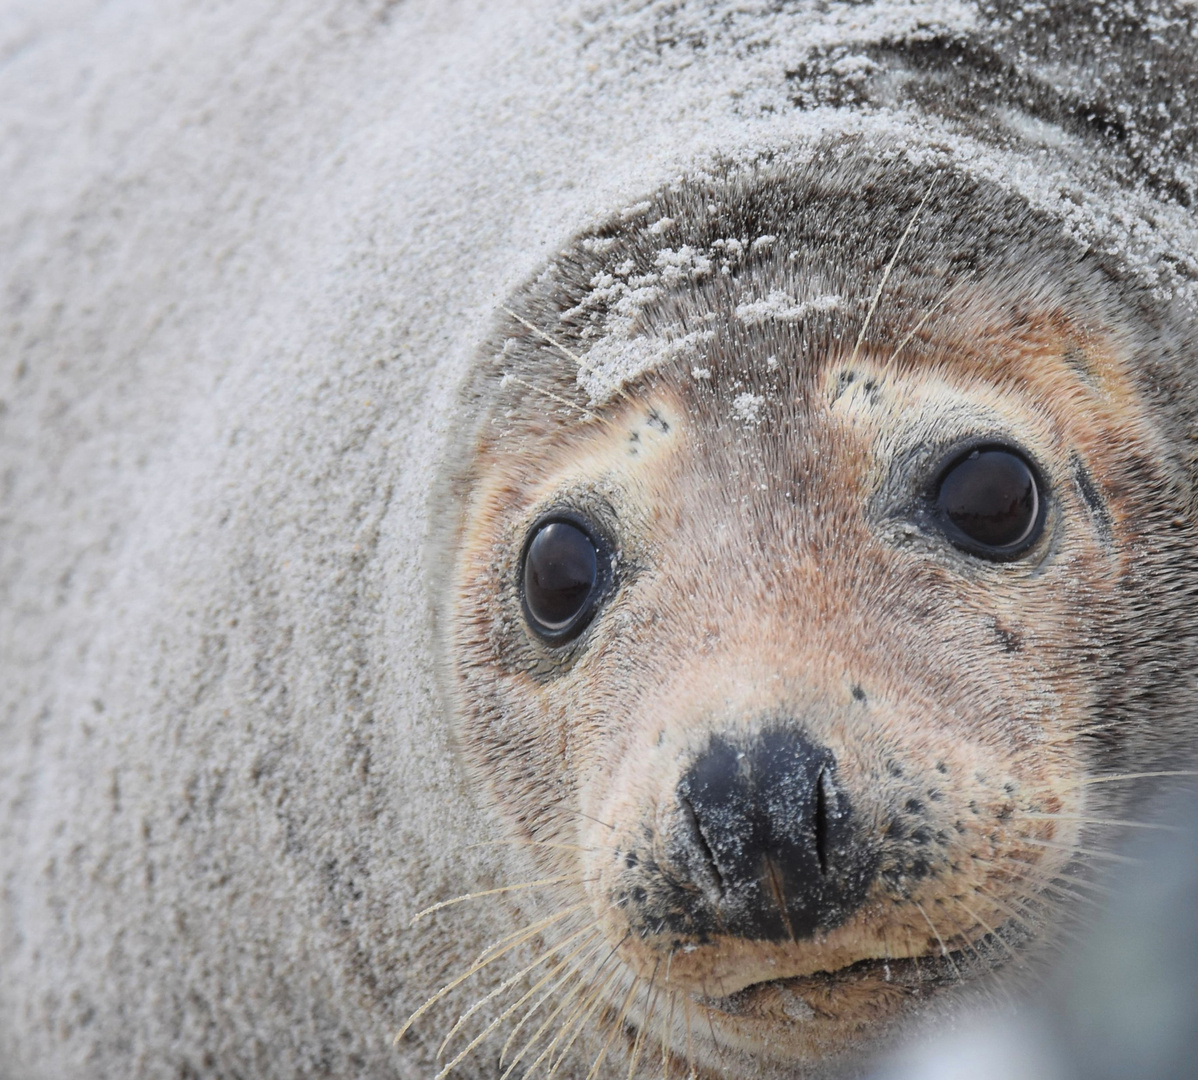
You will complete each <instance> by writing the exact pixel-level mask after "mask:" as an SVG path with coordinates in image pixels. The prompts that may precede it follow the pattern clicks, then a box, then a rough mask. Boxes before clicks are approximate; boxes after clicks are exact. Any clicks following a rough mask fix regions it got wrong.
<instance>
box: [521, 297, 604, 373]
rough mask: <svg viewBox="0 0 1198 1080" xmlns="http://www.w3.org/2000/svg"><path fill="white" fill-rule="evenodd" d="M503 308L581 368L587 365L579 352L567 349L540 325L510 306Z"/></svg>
mask: <svg viewBox="0 0 1198 1080" xmlns="http://www.w3.org/2000/svg"><path fill="white" fill-rule="evenodd" d="M503 310H504V311H505V312H507V314H509V315H510V316H511V317H512V318H513V319H515V320H516V322H518V323H519V324H520V325H521V326H523V327H524V328H525V329H526V330H531V331H532V332H533V333H534V334H536V336H537V337H539V338H541V339H542V340H543V341H547V342H548V343H549V344H550V345H552V346H553V347H554V348H555V349H557V351H558V352H560V353H561V354H562V355H563V356H564V357H565V358H566V359H567V360H573V361H574V363H575V364H577V365H578V366H579V368H583V367H585V366H586V364H585V363H584V362H583V359H582V357H581V356H579V355H578V353H576V352H573V351H572V350H570V349H567V348H566V346H565V345H563V344H562V343H561V342H560V341H558V340H557V339H556V338H555V337H554V336H553V335H552V334H547V333H546V332H545V331H544V330H542V329H541V328H540V327H539V326H535V325H533V324H532V323H530V322H529V321H528V320H527V319H526V318H524V317H523V316H521V315H517V314H516V313H515V312H514V311H513V310H512V309H511V308H510V307H505V308H504V309H503Z"/></svg>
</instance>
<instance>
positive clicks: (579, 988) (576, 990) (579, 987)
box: [500, 935, 628, 1080]
mask: <svg viewBox="0 0 1198 1080" xmlns="http://www.w3.org/2000/svg"><path fill="white" fill-rule="evenodd" d="M627 940H628V936H627V935H625V937H624V938H623V939H621V941H620V943H619V944H618V945H613V946H612V947H611V949H610V950H608V953H607V955H606V956H605V957H604V958H603V959H602V960H601V961H600V962H599V964H598V965H597V966H596V967H595V968H594V970H593V971H592V972H590V974H587V975H583V974H582V972H581V971H580V972H579V981H578V982H577V983H576V984H575V986H574V987H572V988H571V990H570V992H569V993H568V994H567V995H566V997H565V998H564V999H563V1000H562V1003H561V1004H560V1005H559V1006H558V1007H557V1008H556V1009H554V1010H553V1012H551V1013H550V1014H549V1016H548V1017H547V1018H546V1019H545V1022H544V1023H543V1024H542V1025H541V1026H540V1027H539V1028H537V1030H536V1032H535V1033H534V1034H533V1036H532V1037H531V1038H530V1039H529V1040H528V1041H527V1042H526V1043H525V1044H524V1048H523V1049H522V1050H521V1051H520V1053H519V1054H517V1055H516V1057H515V1058H513V1059H512V1064H511V1065H510V1066H509V1067H508V1070H507V1072H505V1073H504V1074H503V1077H501V1078H500V1080H506V1077H507V1076H508V1075H509V1074H510V1073H511V1071H512V1069H514V1068H515V1067H516V1065H517V1064H518V1063H519V1061H520V1059H521V1058H522V1057H524V1055H525V1054H526V1053H527V1052H528V1051H529V1050H531V1049H532V1047H533V1046H535V1045H536V1043H537V1042H538V1041H539V1040H540V1038H541V1036H542V1035H543V1034H544V1033H545V1031H546V1030H547V1029H548V1027H549V1025H550V1024H551V1023H552V1022H553V1021H554V1020H555V1019H556V1018H557V1016H558V1014H559V1013H560V1012H561V1011H562V1010H563V1009H564V1008H565V1007H566V1006H567V1005H568V1004H569V1003H570V1002H571V1001H573V999H574V998H575V997H576V996H577V995H578V994H580V993H582V992H584V991H585V990H586V988H587V984H588V981H589V980H591V979H594V978H595V977H596V976H597V975H598V974H599V972H601V971H602V970H603V967H604V965H605V964H606V963H607V962H608V961H609V960H610V959H611V958H612V957H613V956H615V955H616V949H618V948H619V947H620V945H622V944H623V943H624V942H625V941H627ZM613 974H614V973H613ZM604 985H605V986H606V983H604ZM587 1000H589V999H587ZM584 1007H585V1005H584V1006H580V1009H581V1008H584ZM578 1011H579V1010H576V1011H575V1012H574V1013H571V1014H570V1017H569V1019H568V1020H567V1022H566V1027H565V1028H561V1029H559V1030H558V1033H557V1035H555V1036H554V1038H553V1039H552V1041H551V1042H550V1043H549V1045H548V1046H547V1047H546V1048H545V1049H544V1050H543V1051H542V1052H541V1054H540V1055H539V1056H538V1057H537V1059H536V1061H534V1062H533V1063H532V1064H531V1065H529V1067H528V1068H527V1069H525V1070H524V1075H525V1076H526V1077H527V1076H531V1075H532V1074H533V1073H534V1072H535V1071H536V1069H537V1066H538V1065H540V1063H541V1062H542V1061H543V1060H544V1059H545V1057H546V1056H547V1055H548V1054H551V1053H552V1052H553V1048H554V1047H555V1046H557V1044H558V1042H559V1040H560V1039H561V1037H562V1034H563V1033H564V1031H565V1030H567V1029H568V1027H569V1024H570V1023H571V1022H572V1021H573V1019H574V1017H575V1016H576V1015H577V1013H578Z"/></svg>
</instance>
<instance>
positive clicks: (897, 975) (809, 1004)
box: [697, 924, 1019, 1021]
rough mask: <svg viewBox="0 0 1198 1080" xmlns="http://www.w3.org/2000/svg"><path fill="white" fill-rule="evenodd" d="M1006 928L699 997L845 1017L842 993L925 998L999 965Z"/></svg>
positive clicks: (748, 1013)
mask: <svg viewBox="0 0 1198 1080" xmlns="http://www.w3.org/2000/svg"><path fill="white" fill-rule="evenodd" d="M1006 930H1007V925H1006V924H1004V925H1003V926H1001V927H999V929H998V930H997V931H995V932H993V933H989V934H986V935H985V936H984V937H982V938H979V939H978V940H977V941H976V942H971V943H970V944H968V945H966V946H962V947H961V948H959V949H948V950H945V951H943V952H935V953H931V952H929V953H924V954H921V955H919V956H907V957H901V958H883V959H877V958H869V959H864V960H857V961H854V962H853V963H851V964H846V965H845V966H843V967H840V968H835V969H833V970H831V971H814V972H811V973H809V974H806V975H792V976H788V977H785V978H780V979H763V980H761V981H759V982H755V983H750V984H749V985H748V986H745V987H743V988H741V989H740V990H737V991H734V992H733V993H731V994H727V995H723V996H710V997H702V998H698V999H697V1001H698V1002H699V1003H700V1004H702V1005H703V1006H705V1007H706V1008H709V1009H711V1010H712V1011H714V1012H718V1013H722V1014H724V1015H725V1016H728V1017H732V1018H736V1019H738V1020H746V1019H748V1020H786V1021H794V1020H797V1019H815V1018H820V1019H843V1018H844V1017H843V1011H842V1010H843V1004H844V999H845V998H846V997H850V996H851V997H852V998H855V999H857V1000H858V1001H860V997H861V996H862V995H864V996H866V997H873V996H884V997H895V996H898V997H923V998H926V997H927V996H929V995H931V994H933V993H938V992H940V991H943V990H948V989H951V988H953V987H960V986H961V985H963V984H964V983H965V982H967V981H969V982H972V981H973V979H975V978H976V977H977V976H978V975H979V974H983V973H989V972H992V971H995V970H997V969H998V968H1000V967H1002V966H1003V965H1004V964H1005V963H1006V962H1007V961H1009V960H1011V959H1012V957H1013V955H1015V954H1014V951H1013V949H1014V945H1015V943H1014V942H1013V941H1010V940H1009V938H1010V935H1009V934H1007V933H1004V931H1006ZM1016 936H1019V935H1016Z"/></svg>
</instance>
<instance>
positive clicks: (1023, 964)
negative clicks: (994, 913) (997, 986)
mask: <svg viewBox="0 0 1198 1080" xmlns="http://www.w3.org/2000/svg"><path fill="white" fill-rule="evenodd" d="M978 892H982V890H981V888H980V887H979V888H978ZM982 895H983V896H990V894H989V893H982ZM953 899H954V900H955V901H956V902H957V903H958V904H960V905H961V907H962V909H964V911H965V914H966V915H968V916H969V917H970V918H971V919H973V920H974V921H975V922H976V923H977V924H978V925H979V926H980V927H981V928H982V929H983V930H985V931H986V933H987V934H989V935H990V937H991V938H992V939H993V940H994V941H995V942H997V943H998V944H999V945H1001V946H1002V948H1003V951H1004V952H1005V953H1006V954H1007V955H1008V956H1009V957H1010V958H1011V959H1012V960H1013V961H1014V962H1015V963H1016V964H1018V965H1019V966H1020V967H1027V961H1026V960H1025V959H1024V958H1023V957H1022V956H1020V955H1018V954H1017V953H1016V952H1015V950H1014V949H1012V948H1011V946H1010V945H1008V944H1007V942H1006V939H1004V938H1003V937H1002V935H1001V934H999V932H998V931H997V930H995V929H994V927H993V926H991V925H990V924H989V923H988V922H986V920H985V919H983V918H982V917H981V916H980V915H979V914H978V913H977V912H976V911H974V910H973V909H972V908H970V907H969V906H968V905H967V904H966V903H965V901H964V900H962V899H961V898H960V897H959V896H954V897H953ZM990 899H991V900H993V899H994V898H993V897H990ZM975 951H976V950H975ZM978 959H979V960H980V959H981V957H980V956H979V957H978Z"/></svg>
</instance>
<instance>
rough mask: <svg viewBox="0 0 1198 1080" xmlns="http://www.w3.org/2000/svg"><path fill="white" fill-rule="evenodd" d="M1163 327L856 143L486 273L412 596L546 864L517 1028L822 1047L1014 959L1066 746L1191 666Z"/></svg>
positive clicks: (739, 1048)
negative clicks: (536, 966) (502, 284)
mask: <svg viewBox="0 0 1198 1080" xmlns="http://www.w3.org/2000/svg"><path fill="white" fill-rule="evenodd" d="M1179 362H1181V357H1180V353H1179V351H1178V350H1177V347H1176V345H1175V344H1174V340H1173V338H1172V337H1171V336H1170V332H1169V331H1168V329H1167V324H1166V322H1165V316H1163V315H1162V314H1161V313H1160V312H1158V311H1155V310H1154V309H1153V308H1152V306H1151V304H1150V302H1149V300H1148V299H1147V298H1146V297H1145V296H1143V295H1142V294H1141V293H1140V292H1138V291H1137V289H1136V288H1135V287H1134V286H1133V285H1132V284H1130V283H1129V282H1128V280H1127V279H1126V278H1125V277H1124V276H1123V275H1122V274H1121V272H1120V270H1119V268H1118V267H1117V266H1114V265H1113V264H1110V263H1105V262H1104V261H1103V260H1101V259H1099V258H1097V257H1095V256H1094V255H1093V254H1090V253H1087V252H1085V251H1083V250H1081V249H1079V248H1077V247H1076V246H1074V245H1073V244H1072V243H1071V242H1069V241H1067V240H1065V239H1063V237H1062V235H1061V232H1060V229H1059V227H1058V226H1057V225H1056V224H1054V223H1053V222H1051V221H1049V220H1047V219H1044V218H1043V217H1041V216H1038V215H1037V214H1036V213H1035V212H1033V211H1032V210H1030V209H1029V208H1028V207H1027V205H1026V204H1024V203H1023V202H1021V201H1020V200H1019V198H1018V197H1016V196H1014V195H1011V194H1009V193H1005V192H1003V191H1001V190H999V189H998V188H997V187H993V186H987V185H984V184H981V183H979V182H977V181H975V180H970V179H967V178H965V177H963V176H960V175H958V174H956V173H955V172H953V171H952V170H951V169H947V168H943V167H941V166H929V165H926V164H925V165H917V164H911V163H910V162H906V161H903V160H898V161H896V160H894V158H893V156H890V155H887V154H885V153H883V152H879V151H871V150H869V149H868V148H866V147H864V146H862V145H860V144H855V145H852V146H846V145H844V144H843V143H840V144H834V145H833V144H827V145H824V146H822V147H819V148H817V149H816V150H815V151H814V152H813V153H812V154H811V156H810V157H809V158H808V159H807V160H806V161H805V162H797V163H792V164H779V163H776V162H775V163H772V164H770V165H762V166H758V167H753V168H743V167H742V168H737V169H729V170H723V171H717V173H716V174H714V175H709V176H704V177H698V178H692V179H690V180H687V181H685V182H680V183H678V184H675V185H674V186H672V187H670V188H668V189H666V190H664V191H662V192H659V193H658V194H657V195H656V196H655V197H654V198H652V199H650V200H648V201H646V202H645V203H643V204H640V205H638V206H637V207H634V208H633V209H632V210H631V211H629V212H628V213H627V214H625V215H622V216H621V217H619V218H617V219H614V220H612V221H610V222H608V223H606V224H605V225H603V226H602V227H601V228H598V229H597V230H595V231H593V232H592V233H590V234H587V235H584V236H582V237H580V238H579V239H578V240H577V241H576V242H575V243H574V244H573V245H572V246H571V247H570V248H569V249H568V250H567V251H566V252H564V253H563V254H562V255H561V256H560V257H558V258H557V259H556V260H555V261H554V262H553V263H552V264H551V265H550V266H549V267H547V269H546V270H545V271H544V273H543V274H541V275H540V276H539V277H538V278H537V279H536V280H535V281H533V282H531V283H530V284H529V285H528V286H527V288H526V289H525V290H523V291H522V292H521V293H520V294H519V295H517V296H516V297H515V298H514V299H513V300H512V301H511V302H510V304H509V305H508V306H507V307H506V308H505V310H504V312H503V314H502V317H501V319H500V323H499V328H498V330H497V332H496V335H495V337H494V339H493V341H492V342H490V343H489V345H488V346H487V348H486V349H485V350H484V353H483V357H482V360H481V362H480V364H479V366H478V370H477V372H476V374H475V377H474V380H473V381H472V383H471V384H470V386H469V387H468V389H467V393H466V399H465V400H466V402H467V406H468V407H467V409H466V414H467V417H468V420H467V422H466V424H465V426H464V431H463V434H462V435H461V438H460V440H459V445H460V446H461V447H462V452H463V458H462V460H461V461H460V462H459V463H458V464H457V466H456V469H455V471H454V474H453V477H452V479H451V481H450V483H451V490H452V494H453V498H454V500H455V502H454V504H453V505H454V506H456V508H457V509H456V511H455V512H453V513H452V514H451V513H449V512H448V511H447V512H446V514H447V517H448V519H449V520H450V522H451V526H450V528H449V529H448V531H447V534H446V537H447V538H446V539H445V540H444V546H445V549H446V564H445V565H446V569H445V575H446V576H445V578H444V579H443V581H444V583H443V600H442V604H443V608H442V627H443V634H444V650H445V674H446V686H447V694H448V696H449V697H450V699H451V700H452V702H453V705H454V708H455V714H456V730H457V734H458V739H459V742H460V746H461V749H462V752H463V753H464V755H465V757H466V759H467V761H468V762H469V764H470V766H471V767H472V769H473V773H474V775H475V777H476V779H477V781H478V783H479V785H480V790H482V791H483V792H485V793H486V794H485V798H486V799H487V800H489V801H490V802H492V803H493V804H494V806H496V807H497V808H498V810H499V812H500V814H501V816H502V818H503V820H504V821H506V822H507V824H508V827H509V828H510V830H511V833H512V836H513V838H514V839H515V840H516V841H517V842H518V844H519V845H521V846H517V847H514V848H513V850H514V851H516V852H517V854H516V855H514V856H513V864H512V865H513V876H514V878H515V879H516V880H521V879H522V878H527V879H533V880H538V881H550V882H551V885H548V886H546V887H545V889H544V890H543V891H542V892H541V893H540V894H539V899H538V900H536V901H532V900H531V899H530V900H527V901H522V902H523V903H526V904H527V905H528V907H527V913H528V918H529V922H530V924H533V925H535V924H536V920H542V922H543V930H541V931H539V933H540V934H541V937H542V938H543V939H544V942H545V943H546V945H547V951H546V955H545V960H544V963H545V964H546V968H545V969H544V970H545V971H549V970H553V971H554V972H555V978H557V979H558V980H559V982H558V983H555V984H554V985H560V987H561V991H560V993H561V994H562V995H564V996H566V997H567V999H568V1001H570V1002H573V1005H563V1006H562V1009H561V1011H560V1012H559V1013H558V1014H556V1018H551V1019H549V1020H546V1021H545V1025H546V1026H545V1027H544V1029H543V1034H541V1035H538V1036H536V1037H535V1038H533V1039H532V1040H531V1045H530V1046H529V1047H527V1048H526V1049H527V1050H528V1053H529V1055H530V1057H529V1060H531V1059H533V1058H536V1056H537V1054H538V1053H540V1052H541V1048H542V1047H543V1046H545V1045H548V1043H549V1041H550V1040H551V1039H554V1038H558V1037H560V1038H562V1039H567V1038H569V1037H570V1034H571V1033H572V1034H573V1035H574V1037H577V1034H578V1032H579V1031H582V1030H584V1029H589V1028H594V1029H595V1031H597V1032H598V1033H599V1043H598V1045H599V1046H600V1047H602V1048H603V1053H609V1052H614V1051H611V1050H610V1049H609V1048H610V1047H611V1046H612V1045H613V1040H615V1041H616V1042H617V1043H618V1044H619V1045H620V1046H621V1047H624V1048H626V1049H627V1050H628V1052H629V1054H631V1055H632V1056H633V1057H635V1058H638V1059H639V1057H641V1056H642V1055H644V1054H645V1053H647V1052H648V1050H647V1048H648V1047H653V1048H654V1050H653V1053H654V1054H658V1055H660V1056H662V1057H664V1059H665V1060H666V1061H667V1062H669V1061H676V1062H677V1063H678V1065H677V1069H678V1070H679V1071H680V1070H682V1069H684V1068H693V1069H696V1070H698V1071H700V1072H703V1073H710V1074H713V1075H717V1074H718V1075H738V1074H743V1071H744V1070H745V1069H746V1068H750V1067H751V1068H756V1069H762V1070H767V1071H768V1070H770V1069H771V1068H774V1069H778V1070H788V1069H792V1068H793V1067H794V1066H795V1065H796V1063H806V1064H807V1065H808V1066H809V1067H810V1068H820V1067H828V1068H832V1067H836V1066H840V1065H843V1064H844V1062H845V1061H846V1060H849V1059H853V1058H856V1057H857V1056H859V1055H861V1054H862V1053H865V1052H866V1051H867V1050H868V1049H869V1048H870V1047H873V1046H876V1045H877V1044H878V1043H879V1041H881V1040H884V1039H885V1037H886V1036H887V1035H888V1034H889V1033H890V1032H892V1031H893V1030H894V1028H895V1026H896V1023H897V1022H898V1021H900V1020H903V1021H910V1020H911V1018H912V1017H913V1016H915V1015H917V1014H920V1013H922V1012H926V1011H927V1010H928V1009H929V1008H930V1007H932V1006H935V1011H936V1012H937V1013H943V1011H944V1010H945V1009H948V1008H952V1007H955V1006H956V1005H957V1004H958V1003H961V1002H964V1001H967V1000H970V999H971V998H972V997H973V996H975V995H977V994H993V993H995V992H996V991H997V990H999V989H1001V988H1002V987H1003V986H1004V985H1005V983H1006V982H1008V981H1010V980H1011V979H1017V980H1021V981H1027V979H1028V972H1029V971H1030V970H1033V969H1035V967H1036V966H1037V965H1038V964H1039V963H1040V962H1041V961H1042V960H1043V959H1044V958H1045V957H1047V956H1049V955H1050V954H1051V951H1052V948H1053V946H1054V943H1055V942H1056V941H1057V939H1058V936H1059V933H1060V931H1061V930H1062V927H1064V926H1065V925H1066V924H1067V922H1068V919H1069V911H1070V909H1071V904H1072V903H1073V902H1074V901H1075V900H1076V898H1077V896H1078V895H1080V894H1082V893H1084V891H1085V889H1086V884H1087V881H1086V879H1087V855H1088V853H1090V852H1091V851H1092V847H1093V846H1095V845H1097V846H1101V843H1102V841H1101V839H1098V840H1096V839H1095V829H1096V828H1097V825H1096V824H1095V823H1100V822H1104V821H1108V820H1110V819H1111V818H1114V817H1117V816H1119V814H1120V813H1123V812H1125V811H1126V809H1127V805H1126V804H1127V800H1128V798H1130V796H1129V795H1128V788H1127V786H1126V785H1120V784H1118V783H1110V784H1104V785H1099V784H1095V783H1094V782H1093V781H1095V780H1098V779H1102V776H1103V774H1107V775H1112V776H1113V775H1116V774H1120V773H1122V772H1125V771H1127V769H1128V768H1129V767H1131V766H1133V765H1134V767H1135V768H1136V769H1137V770H1141V771H1142V770H1145V769H1149V768H1152V767H1154V766H1157V767H1159V765H1160V764H1161V761H1160V753H1159V750H1158V747H1160V746H1161V745H1162V744H1161V743H1160V741H1159V739H1158V738H1157V737H1158V736H1159V734H1160V731H1161V730H1162V727H1163V726H1167V725H1169V724H1176V723H1177V720H1176V719H1175V717H1174V713H1173V712H1172V711H1171V709H1172V706H1171V705H1170V702H1175V701H1176V700H1178V699H1179V697H1180V696H1182V695H1184V694H1186V693H1190V692H1191V691H1190V690H1189V689H1188V684H1187V683H1186V676H1185V674H1184V671H1185V664H1186V663H1188V662H1189V661H1188V660H1186V659H1184V658H1187V657H1192V656H1193V649H1194V644H1193V629H1192V623H1193V620H1192V618H1191V617H1190V614H1189V612H1190V611H1192V608H1189V607H1188V606H1187V605H1190V604H1192V603H1193V582H1192V580H1191V581H1189V583H1188V584H1185V583H1184V582H1183V581H1182V580H1181V579H1180V578H1179V575H1178V572H1177V567H1178V565H1179V559H1181V558H1182V557H1183V556H1182V554H1181V553H1182V552H1185V551H1190V550H1192V544H1193V542H1194V525H1193V520H1194V519H1193V509H1194V495H1193V490H1192V487H1191V481H1190V479H1189V473H1188V471H1187V466H1186V463H1185V461H1184V460H1183V458H1182V456H1181V455H1180V453H1179V452H1178V451H1177V449H1175V448H1176V446H1178V445H1179V440H1178V439H1177V437H1176V432H1177V430H1178V428H1179V426H1180V424H1181V423H1182V422H1183V420H1182V419H1181V418H1180V416H1181V412H1180V408H1179V409H1178V411H1176V412H1175V413H1174V412H1170V409H1169V408H1168V407H1164V408H1163V407H1162V406H1161V405H1160V403H1159V401H1158V400H1156V399H1154V397H1153V390H1152V387H1153V385H1154V380H1159V379H1161V378H1162V372H1165V371H1166V370H1167V369H1168V367H1169V365H1170V364H1177V363H1179ZM1158 385H1159V383H1158ZM1190 577H1191V578H1192V575H1190ZM1146 605H1147V606H1150V607H1151V610H1152V618H1151V619H1146V618H1145V610H1146ZM1166 656H1167V657H1169V658H1170V662H1169V663H1162V662H1161V661H1162V658H1164V657H1166ZM1154 725H1156V727H1155V729H1154ZM513 895H514V896H515V895H519V894H513ZM530 895H531V894H530ZM554 965H557V967H556V968H555V967H554ZM513 993H515V992H514V991H513ZM517 996H518V995H517ZM534 1000H535V999H534ZM574 1006H577V1008H575V1007H574ZM549 1011H550V1010H549V1008H548V1007H546V1009H545V1013H546V1015H548V1014H549ZM529 1023H530V1025H531V1021H529ZM532 1026H534V1027H535V1026H536V1025H532ZM561 1032H564V1033H565V1034H561V1035H559V1033H561ZM618 1032H624V1033H625V1038H624V1039H619V1040H616V1034H617V1033H618ZM526 1035H528V1036H531V1035H532V1032H531V1031H529V1032H526ZM537 1039H540V1040H542V1042H541V1043H540V1044H538V1043H537ZM554 1052H555V1053H556V1051H554ZM630 1067H631V1068H633V1069H635V1067H636V1062H635V1061H634V1062H632V1063H631V1064H630ZM680 1074H681V1072H680Z"/></svg>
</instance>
